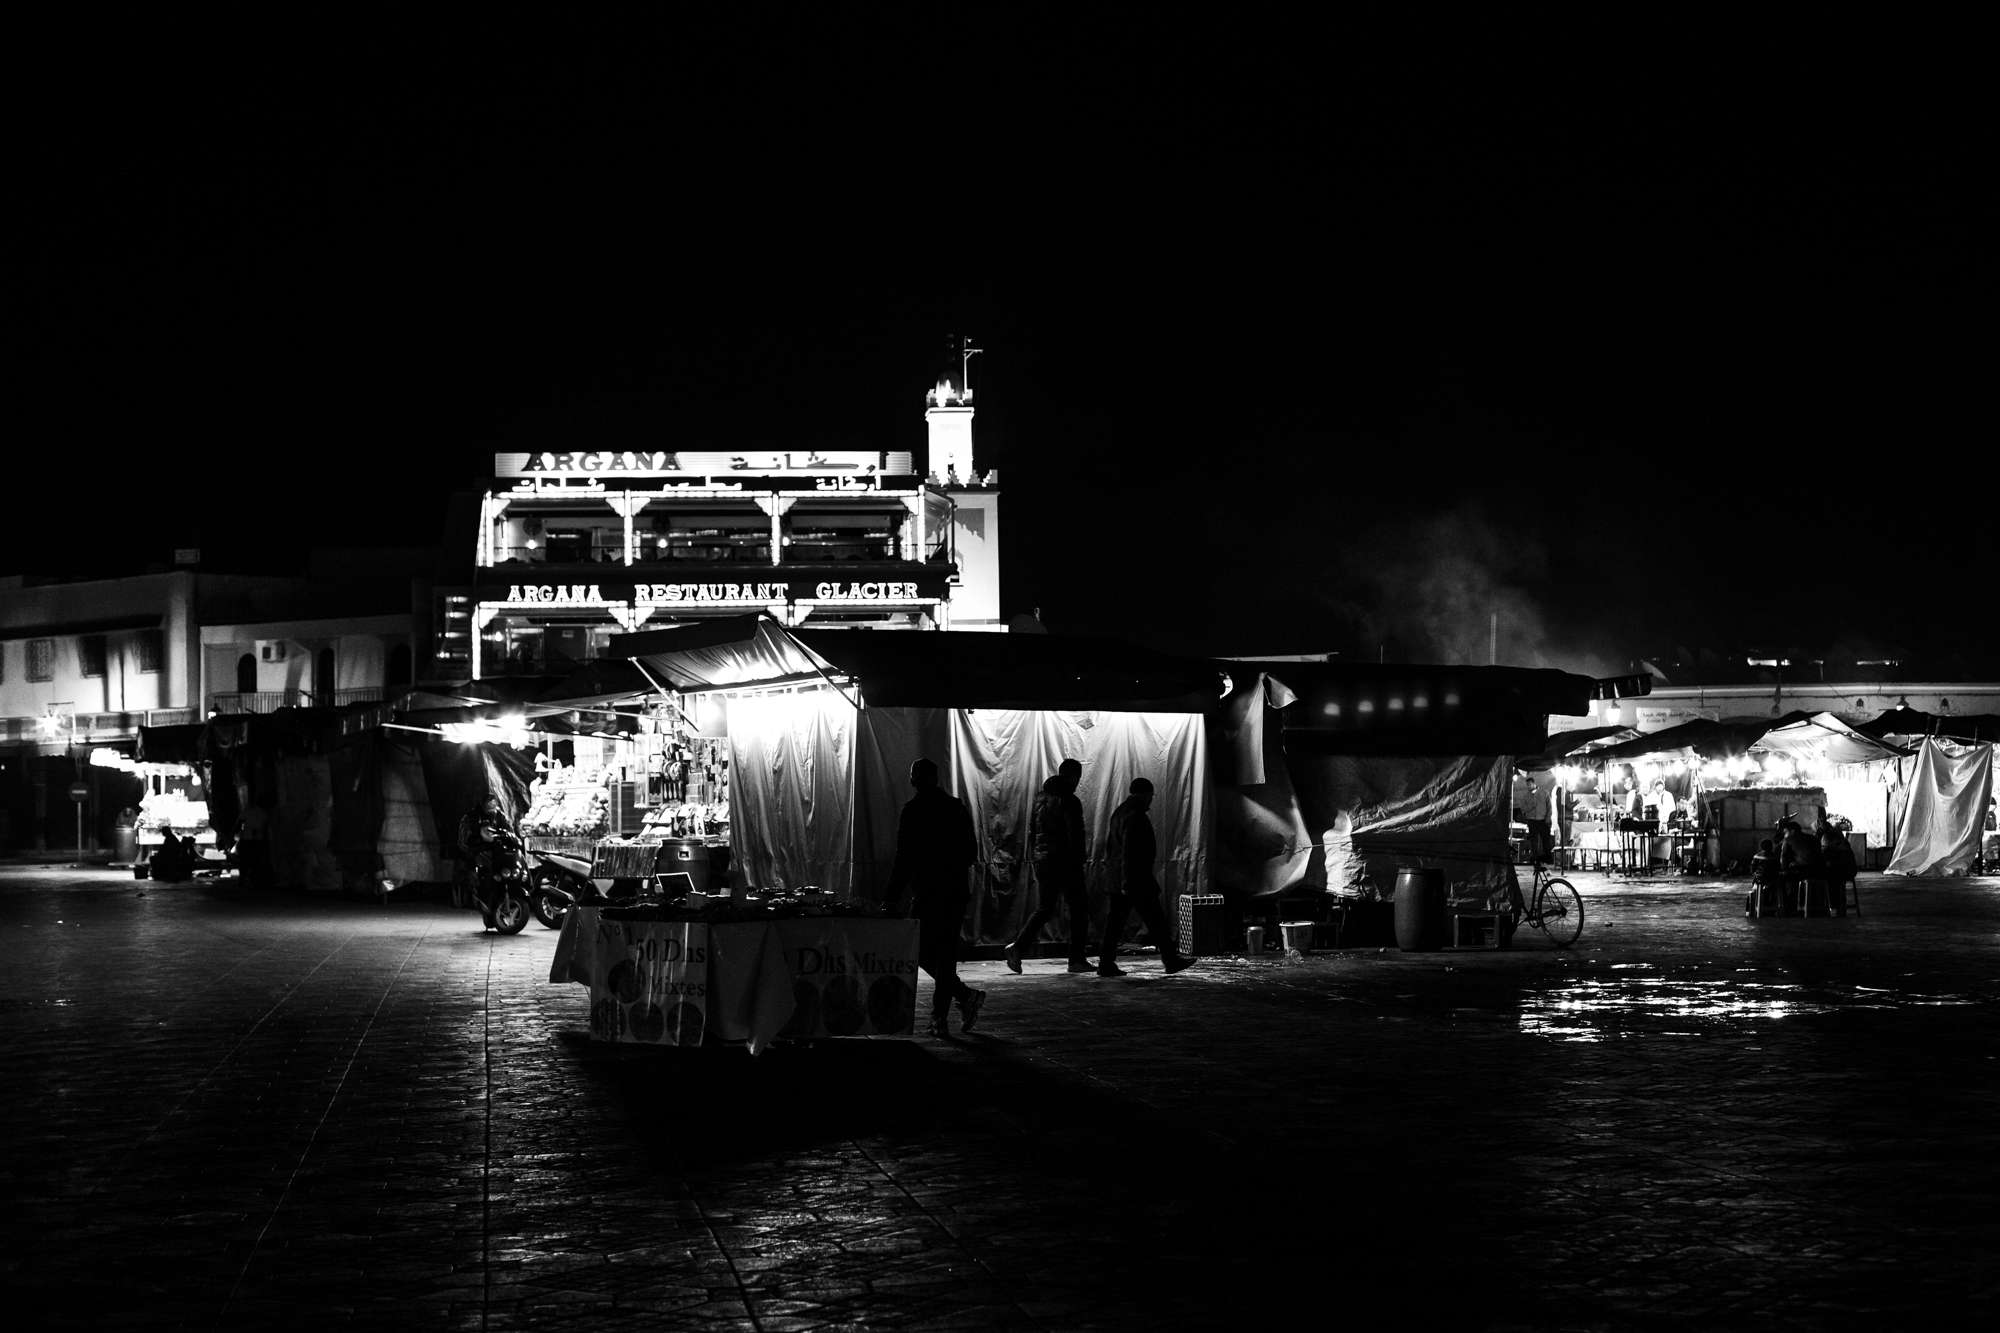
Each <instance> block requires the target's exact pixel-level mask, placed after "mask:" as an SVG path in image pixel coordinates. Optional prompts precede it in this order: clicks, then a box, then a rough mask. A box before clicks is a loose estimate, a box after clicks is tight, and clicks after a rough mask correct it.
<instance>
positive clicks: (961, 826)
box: [889, 759, 986, 1037]
mask: <svg viewBox="0 0 2000 1333" xmlns="http://www.w3.org/2000/svg"><path fill="white" fill-rule="evenodd" d="M910 786H911V787H913V788H915V789H916V795H914V796H912V797H911V798H910V799H909V800H908V801H907V802H906V803H905V804H904V806H903V817H902V820H901V821H900V822H899V823H898V824H897V826H896V863H895V865H894V867H892V868H891V869H890V871H889V901H890V902H892V903H894V904H896V905H897V907H898V909H899V910H901V911H902V912H904V913H905V914H907V915H909V916H914V917H915V918H916V919H917V923H918V929H917V966H919V967H921V968H923V970H924V971H926V972H928V973H930V976H931V983H932V987H931V1024H930V1034H931V1035H932V1036H933V1037H948V1036H950V1035H951V1032H950V1028H949V1026H948V1024H947V1020H948V1019H949V1018H950V1016H951V1002H952V1001H953V1000H957V1001H958V1009H959V1015H960V1023H961V1026H963V1028H964V1030H965V1031H967V1032H970V1031H972V1028H973V1025H974V1024H975V1023H977V1022H978V1021H979V1008H980V1006H981V1005H983V1004H985V1003H986V992H985V991H983V990H975V989H974V988H972V987H971V986H968V985H966V984H965V983H964V982H963V981H961V980H960V979H959V976H958V934H959V928H960V927H961V926H963V925H964V923H965V908H966V904H967V903H969V902H970V901H971V898H972V884H971V879H970V876H969V872H970V871H971V869H972V863H973V862H974V861H976V860H978V859H979V844H978V843H977V841H975V840H974V838H973V835H972V816H971V815H969V814H967V813H966V809H965V802H963V801H961V800H959V799H958V798H957V797H956V796H953V795H951V794H950V793H949V792H946V791H942V790H940V789H939V788H938V770H937V765H936V764H935V763H934V762H932V761H931V760H929V759H918V760H916V761H915V762H913V763H912V764H911V765H910Z"/></svg>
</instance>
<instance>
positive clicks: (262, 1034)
mask: <svg viewBox="0 0 2000 1333" xmlns="http://www.w3.org/2000/svg"><path fill="white" fill-rule="evenodd" d="M1573 878H1574V879H1575V880H1576V882H1577V884H1578V887H1579V888H1580V889H1581V890H1582V892H1583V893H1584V896H1585V900H1586V909H1587V911H1586V927H1585V932H1584V936H1583V938H1582V940H1581V941H1580V942H1579V944H1578V946H1577V947H1576V948H1574V949H1571V950H1567V951H1557V950H1554V949H1551V948H1549V947H1548V946H1547V944H1546V942H1545V941H1540V940H1539V939H1538V938H1537V937H1535V936H1534V935H1533V934H1532V933H1530V932H1524V933H1523V934H1522V935H1521V936H1520V937H1519V938H1518V939H1517V941H1516V944H1517V947H1515V948H1512V949H1508V950H1502V951H1451V950H1446V951H1438V952H1430V953H1403V952H1401V951H1399V950H1396V949H1393V948H1387V949H1349V950H1337V951H1329V952H1325V953H1315V954H1310V955H1305V956H1289V957H1288V956H1282V955H1274V956H1267V957H1264V958H1259V959H1254V960H1251V959H1242V958H1233V957H1232V958H1213V959H1207V960H1204V961H1203V962H1201V963H1200V964H1198V965H1197V966H1196V967H1194V968H1192V969H1189V970H1188V971H1186V972H1183V973H1180V974H1177V975H1175V976H1172V977H1168V976H1166V975H1165V974H1164V973H1163V972H1162V971H1161V969H1160V967H1159V964H1158V961H1157V958H1156V957H1155V956H1154V955H1152V954H1151V953H1150V952H1140V953H1137V954H1136V955H1134V956H1128V957H1127V958H1126V959H1124V960H1123V962H1124V965H1125V966H1126V967H1127V968H1128V969H1129V971H1130V975H1128V976H1126V977H1123V978H1099V977H1096V976H1094V975H1092V976H1070V975H1068V974H1067V973H1066V972H1064V971H1063V970H1062V967H1061V963H1060V962H1059V961H1054V960H1036V961H1031V962H1029V963H1028V965H1027V968H1026V970H1025V973H1024V974H1023V975H1021V976H1015V975H1013V974H1011V973H1009V972H1007V971H1006V969H1005V968H1004V967H1003V966H1002V965H1000V964H999V963H997V962H975V963H971V964H968V965H967V966H966V968H965V973H966V975H967V976H968V978H969V979H971V980H972V982H973V984H974V985H978V986H982V987H985V988H987V989H989V990H990V991H991V995H992V998H991V999H990V1001H989V1003H988V1005H987V1007H986V1011H985V1014H984V1016H983V1018H982V1022H981V1030H980V1032H978V1033H976V1034H970V1035H967V1036H963V1037H960V1038H956V1039H954V1040H952V1041H949V1042H937V1041H933V1040H930V1039H877V1040H865V1041H833V1042H824V1043H820V1044H817V1045H812V1046H784V1045H781V1046H779V1047H776V1048H774V1049H772V1050H771V1051H768V1052H766V1053H765V1054H764V1055H761V1056H757V1057H752V1056H750V1055H749V1054H748V1053H747V1052H745V1051H743V1050H742V1049H740V1048H720V1049H716V1048H709V1049H702V1050H694V1051H678V1050H669V1049H652V1048H641V1047H627V1046H607V1045H603V1044H599V1043H594V1042H592V1041H591V1040H590V1039H589V1038H588V1036H587V1035H586V1033H585V1026H584V1025H585V1001H584V991H583V990H582V988H581V987H577V986H570V985H562V986H558V985H551V984H549V983H548V982H547V981H546V979H545V978H546V976H547V969H548V962H549V956H550V954H551V953H552V951H553V947H554V939H555V937H554V935H553V933H551V932H547V931H544V930H542V929H541V928H540V927H538V926H530V927H529V929H528V931H527V932H526V933H524V934H522V935H520V936H517V937H513V938H500V937H497V936H492V935H488V934H485V933H483V932H481V931H480V930H478V928H477V919H476V917H475V916H474V914H472V913H470V912H466V911H454V910H453V909H451V908H449V907H447V906H445V905H443V904H441V903H435V902H425V901H408V902H399V901H395V900H393V899H392V900H391V901H390V902H389V903H387V904H383V903H379V902H375V901H372V900H366V901H364V900H348V899H340V898H333V899H326V898H318V897H309V896H293V895H281V896H274V897H264V898H259V897H253V896H250V895H247V894H246V893H245V892H244V891H243V890H242V889H241V887H240V886H239V885H237V884H236V883H235V881H234V880H231V879H223V880H217V881H210V882H200V883H196V884H193V885H178V886H168V885H154V884H135V883H134V882H133V881H132V880H131V879H130V877H129V875H124V876H121V875H119V874H117V873H116V872H112V871H107V870H99V869H70V868H68V867H0V962H4V972H0V1012H4V1013H5V1015H6V1017H7V1018H8V1020H9V1021H8V1023H7V1025H6V1028H5V1035H4V1037H0V1043H4V1050H0V1053H3V1054H4V1057H5V1058H4V1060H0V1080H4V1082H0V1089H4V1092H5V1096H4V1097H3V1098H0V1117H4V1120H0V1130H4V1131H5V1141H6V1143H7V1145H8V1146H7V1150H6V1154H5V1157H4V1177H0V1178H3V1179H4V1183H5V1186H6V1193H5V1197H6V1198H7V1199H8V1201H9V1204H10V1206H9V1207H8V1208H6V1209H5V1210H4V1212H3V1213H0V1215H4V1217H5V1222H4V1226H5V1232H4V1240H5V1245H4V1247H0V1255H4V1258H3V1259H0V1264H4V1266H5V1270H6V1274H7V1282H8V1287H9V1290H10V1292H11V1293H12V1294H14V1295H15V1296H16V1298H17V1301H19V1302H20V1308H23V1309H32V1310H38V1311H39V1312H40V1313H39V1314H37V1315H35V1316H34V1317H33V1318H32V1319H31V1321H30V1322H31V1324H32V1326H34V1327H38V1328H51V1329H57V1328H71V1327H78V1328H82V1327H90V1328H134V1329H155V1328H188V1329H206V1328H253V1327H254V1328H269V1327H273V1326H285V1327H290V1328H296V1329H318V1328H353V1329H371V1328H384V1329H388V1328H398V1329H403V1328H410V1327H425V1328H445V1329H450V1328H468V1329H470V1328H480V1329H493V1328H545V1327H551V1326H555V1325H557V1324H558V1323H559V1324H560V1325H561V1326H562V1327H565V1328H585V1329H594V1328H622V1327H648V1328H659V1327H671V1328H688V1329H703V1328H714V1329H766V1330H779V1329H834V1328H871V1329H873V1328H898V1329H901V1328H908V1329H928V1328H936V1329H990V1328H1022V1329H1062V1330H1068V1329H1106V1330H1122V1329H1135V1328H1141V1327H1151V1328H1157V1327H1160V1326H1163V1325H1164V1326H1168V1327H1174V1328H1222V1327H1237V1326H1240V1325H1242V1324H1243V1323H1245V1322H1246V1321H1267V1320H1270V1319H1274V1318H1275V1317H1276V1315H1277V1312H1279V1311H1286V1310H1291V1309H1295V1308H1304V1309H1307V1310H1312V1309H1319V1310H1323V1311H1324V1312H1325V1315H1326V1317H1327V1318H1328V1319H1333V1318H1347V1317H1353V1318H1370V1319H1375V1318H1396V1319H1399V1320H1406V1321H1407V1320H1417V1321H1420V1322H1422V1323H1423V1324H1424V1325H1426V1326H1449V1327H1452V1328H1454V1329H1466V1330H1495V1331H1499V1333H1505V1331H1507V1330H1515V1329H1584V1330H1595V1329H1627V1328H1632V1329H1650V1328H1655V1327H1660V1328H1664V1327H1668V1326H1670V1325H1672V1326H1677V1327H1680V1328H1687V1327H1697V1328H1702V1329H1732V1328H1751V1327H1757V1328H1778V1329H1786V1328H1800V1329H1826V1328H1837V1329H1845V1328H1853V1329H1871V1330H1872V1329H1893V1328H1926V1329H1929V1328H1940V1327H1958V1326H1970V1325H1972V1324H1975V1323H1977V1324H1980V1325H1982V1326H1984V1325H1985V1324H1987V1323H1989V1322H1990V1319H1991V1315H1992V1312H1993V1304H1994V1299H1995V1295H1996V1287H2000V1277H1996V1269H1995V1267H1994V1265H1993V1264H1992V1262H1991V1259H1990V1256H1991V1255H1992V1254H1993V1253H1994V1252H1995V1248H1996V1242H2000V1223H1996V1220H1995V1218H1994V1215H1993V1212H1994V1210H1993V1202H1994V1194H1995V1190H1994V1186H1995V1184H1996V1180H1995V1176H1996V1167H1995V1165H1994V1163H1995V1161H1996V1149H2000V1143H1996V1139H1997V1138H2000V1116H1996V1114H1995V1112H1996V1110H2000V1042H1996V1038H1995V1035H1994V1034H1995V1027H1994V1022H1993V1019H1994V1006H1995V1003H1996V1000H2000V880H1995V879H1959V880H1949V881H1943V880H1938V881H1930V880H1926V881H1913V880H1906V879H1901V878H1891V877H1887V876H1879V875H1864V876H1863V878H1862V884H1861V893H1862V900H1863V915H1862V916H1861V917H1859V918H1850V919H1848V920H1844V921H1840V920H1833V921H1809V920H1798V919H1793V920H1775V921H1772V920H1766V921H1755V920H1750V919H1746V918H1745V917H1744V916H1743V915H1742V898H1743V887H1744V886H1743V885H1742V883H1741V882H1740V881H1735V882H1731V881H1709V880H1702V881H1697V880H1689V879H1680V878H1666V877H1662V878H1657V879H1649V880H1648V879H1641V880H1631V881H1617V880H1612V879H1609V878H1606V877H1602V876H1593V875H1577V876H1574V877H1573ZM927 1002H928V996H922V997H920V999H919V1007H920V1009H921V1008H922V1007H923V1005H925V1004H926V1003H927Z"/></svg>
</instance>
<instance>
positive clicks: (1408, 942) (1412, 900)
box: [1396, 868, 1445, 953]
mask: <svg viewBox="0 0 2000 1333" xmlns="http://www.w3.org/2000/svg"><path fill="white" fill-rule="evenodd" d="M1444 932H1445V906H1444V871H1442V870H1432V869H1420V868H1411V869H1407V870H1398V871H1397V872H1396V947H1397V948H1398V949H1401V950H1403V952H1405V953H1412V952H1419V951H1424V950H1430V949H1442V948H1443V947H1444Z"/></svg>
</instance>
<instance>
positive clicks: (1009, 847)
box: [610, 615, 1221, 945]
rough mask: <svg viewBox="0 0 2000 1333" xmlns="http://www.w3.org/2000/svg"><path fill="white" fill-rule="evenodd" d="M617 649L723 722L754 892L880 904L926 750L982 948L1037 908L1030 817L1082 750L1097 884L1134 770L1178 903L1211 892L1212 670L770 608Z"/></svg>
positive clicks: (1114, 650)
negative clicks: (971, 845) (976, 849)
mask: <svg viewBox="0 0 2000 1333" xmlns="http://www.w3.org/2000/svg"><path fill="white" fill-rule="evenodd" d="M610 651H611V652H612V653H613V654H614V655H616V656H618V657H621V658H624V659H627V660H629V661H631V662H632V663H633V664H634V665H635V666H636V667H638V668H639V670H641V671H642V672H643V673H644V674H645V676H646V677H647V678H648V679H650V680H652V681H654V682H656V683H657V684H658V685H659V686H660V687H661V688H662V689H663V690H671V691H673V692H675V693H676V694H677V695H679V696H680V697H681V698H682V699H683V700H684V701H685V703H686V706H689V707H690V708H691V709H693V710H694V711H696V712H697V713H700V714H702V715H715V716H719V718H720V726H721V728H722V729H723V730H724V731H726V734H727V738H728V751H729V759H730V801H731V821H730V823H731V827H730V839H731V847H730V863H731V867H732V871H733V872H734V871H735V870H736V869H737V868H740V871H741V874H742V876H743V878H744V880H745V882H746V884H747V885H748V886H750V887H755V888H760V889H788V888H790V889H796V888H800V887H804V886H807V885H813V886H818V887H822V888H826V889H830V890H832V891H834V892H836V893H840V894H843V895H852V896H857V897H862V898H875V897H879V896H880V895H881V894H882V892H883V891H884V887H885V885H886V882H887V878H888V875H889V871H890V869H891V867H892V864H893V859H894V850H895V840H896V825H897V821H898V818H899V816H900V815H901V812H902V806H903V803H904V802H905V801H906V800H908V799H909V796H910V788H909V781H908V773H909V765H910V762H911V761H912V760H914V759H916V758H918V757H919V756H926V757H929V758H931V759H933V760H935V761H937V763H938V766H939V769H940V771H941V776H942V778H943V785H944V786H945V788H946V789H947V790H949V791H951V792H953V793H954V794H956V795H958V796H960V797H962V798H963V799H964V800H965V802H966V804H967V806H968V807H969V808H970V810H971V813H972V816H973V821H974V826H975V828H976V829H977V831H978V834H979V839H980V863H979V866H978V867H977V884H978V888H977V891H976V893H975V896H974V903H973V909H972V911H971V912H970V913H969V914H968V922H967V929H968V932H969V934H970V937H971V938H972V940H973V941H974V942H976V943H980V944H989V945H990V944H998V943H1002V942H1004V941H1006V940H1008V939H1010V938H1012V935H1013V933H1014V932H1015V931H1016V930H1017V929H1018V927H1019V926H1020V924H1021V922H1022V921H1023V920H1024V919H1025V918H1026V917H1027V915H1028V914H1029V913H1030V912H1031V911H1032V910H1033V906H1034V904H1033V901H1032V897H1033V893H1034V888H1033V884H1032V882H1031V878H1030V876H1029V874H1028V872H1027V870H1026V867H1025V864H1024V862H1025V859H1026V846H1025V844H1026V840H1027V833H1028V815H1029V811H1030V809H1031V807H1032V804H1033V799H1034V795H1035V793H1036V791H1037V789H1038V788H1039V787H1040V784H1041V783H1042V781H1043V780H1044V779H1046V778H1047V777H1048V776H1049V775H1050V774H1052V773H1053V772H1054V771H1055V768H1056V765H1057V764H1058V763H1059V762H1060V761H1061V760H1062V759H1063V758H1064V757H1065V756H1068V757H1074V758H1076V759H1079V760H1081V761H1082V763H1083V781H1082V786H1081V787H1080V788H1079V790H1078V792H1077V796H1078V798H1079V799H1080V800H1081V802H1082V803H1083V808H1084V816H1085V822H1086V827H1087V828H1088V829H1089V830H1090V834H1091V836H1090V847H1091V849H1092V850H1091V856H1090V861H1089V864H1088V876H1089V878H1090V881H1091V884H1092V887H1093V891H1094V896H1095V897H1098V898H1101V896H1102V886H1103V882H1104V876H1105V866H1104V863H1103V860H1102V857H1101V855H1099V853H1098V850H1097V849H1098V848H1101V847H1102V845H1103V840H1104V839H1103V834H1104V831H1105V828H1106V824H1107V821H1108V819H1109V817H1110V813H1111V811H1112V810H1113V809H1114V808H1115V807H1116V806H1117V804H1118V803H1119V802H1120V801H1121V800H1123V799H1124V797H1125V795H1126V791H1127V788H1128V786H1129V784H1130V782H1131V780H1132V779H1133V778H1134V777H1140V776H1144V777H1147V778H1149V779H1151V781H1152V782H1153V784H1154V792H1155V795H1154V804H1153V810H1152V814H1153V822H1154V825H1155V827H1156V829H1157V830H1158V832H1159V841H1160V862H1161V865H1160V869H1161V872H1162V873H1161V882H1162V885H1163V887H1164V888H1165V889H1166V896H1167V899H1168V903H1167V906H1168V908H1169V910H1171V909H1172V900H1173V899H1174V898H1175V897H1176V896H1177V895H1178V894H1180V893H1182V892H1203V891H1206V888H1207V886H1208V882H1209V871H1208V865H1207V839H1206V836H1205V831H1206V829H1207V827H1208V821H1209V800H1210V798H1209V791H1208V780H1207V761H1206V739H1205V736H1204V733H1203V728H1202V710H1203V709H1204V708H1205V707H1206V706H1207V704H1208V703H1209V702H1210V701H1212V700H1214V699H1216V698H1217V697H1219V695H1220V693H1221V691H1220V686H1219V680H1220V677H1219V675H1218V674H1217V672H1216V671H1215V670H1214V669H1213V668H1212V667H1210V666H1208V665H1207V664H1204V663H1199V662H1190V661H1187V660H1185V659H1181V658H1175V657H1169V656H1165V655H1161V654H1156V653H1152V652H1149V651H1147V650H1145V649H1143V648H1140V647H1138V646H1136V645H1132V644H1126V643H1122V642H1119V641H1117V640H1111V639H1102V638H1093V637H1087V636H1073V635H1053V634H993V633H965V632H953V631H927V632H903V633H897V632H876V631H867V630H826V629H820V630H814V629H803V628H787V627H786V626H784V625H782V624H780V623H779V622H778V621H776V620H774V619H772V618H771V617H769V616H764V615H752V616H735V617H728V618H723V619H716V620H710V621H705V622H702V623H699V624H694V625H688V626H683V627H679V628H674V629H664V630H650V631H640V632H638V633H633V634H625V635H619V636H617V637H616V638H614V639H613V640H612V643H611V648H610ZM717 701H719V703H718V702H717Z"/></svg>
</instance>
